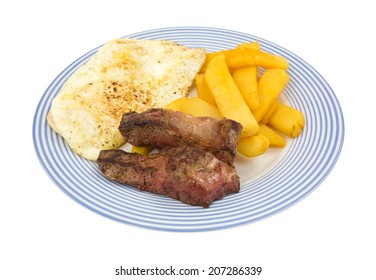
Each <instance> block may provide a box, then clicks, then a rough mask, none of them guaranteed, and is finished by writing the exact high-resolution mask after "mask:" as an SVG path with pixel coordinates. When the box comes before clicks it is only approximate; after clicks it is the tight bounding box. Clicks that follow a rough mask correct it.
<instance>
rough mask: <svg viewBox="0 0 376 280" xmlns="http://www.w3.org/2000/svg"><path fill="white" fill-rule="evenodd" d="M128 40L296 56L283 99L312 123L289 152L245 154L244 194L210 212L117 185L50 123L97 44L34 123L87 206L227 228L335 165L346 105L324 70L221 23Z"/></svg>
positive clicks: (43, 159)
mask: <svg viewBox="0 0 376 280" xmlns="http://www.w3.org/2000/svg"><path fill="white" fill-rule="evenodd" d="M126 37H131V38H137V39H156V40H157V39H164V40H171V41H175V42H177V43H179V44H182V45H185V46H189V47H200V48H206V50H207V51H208V52H212V51H217V50H221V49H229V48H233V47H235V46H236V45H237V44H239V43H243V42H247V41H259V42H260V44H261V47H262V49H263V50H265V51H267V52H271V53H275V54H278V55H281V56H284V57H285V58H287V59H288V60H289V63H290V67H289V70H288V72H289V75H290V78H291V79H290V82H289V84H288V86H287V87H286V88H285V90H284V92H283V95H282V97H281V98H282V99H283V100H282V101H283V102H285V103H287V104H290V105H291V106H293V107H295V108H297V109H299V110H301V111H303V112H304V115H305V117H306V127H305V129H304V131H303V133H302V135H301V136H300V137H298V138H296V139H294V140H289V141H288V144H287V146H286V147H285V148H284V149H270V150H269V151H268V152H267V153H266V154H264V155H262V156H260V157H258V158H254V159H245V158H241V157H240V158H239V159H238V160H237V163H236V167H237V170H238V173H239V176H240V177H241V191H240V192H239V193H238V194H232V195H229V196H227V197H225V198H224V199H222V200H220V201H216V202H214V203H213V204H212V206H211V207H210V208H208V209H203V208H201V207H194V206H189V205H185V204H183V203H181V202H179V201H176V200H173V199H170V198H167V197H164V196H160V195H155V194H151V193H148V192H142V191H139V190H137V189H135V188H132V187H127V186H122V185H120V184H116V183H113V182H110V181H109V180H106V179H105V178H104V177H103V176H102V175H101V173H100V171H99V169H98V167H97V165H96V164H95V163H94V162H90V161H88V160H85V159H83V158H81V157H79V156H77V155H76V154H75V153H74V152H72V151H71V149H70V148H69V146H68V145H67V144H66V142H65V141H64V140H63V139H62V138H61V137H60V136H58V135H57V134H56V133H55V132H54V131H53V130H52V129H51V128H50V127H49V125H48V124H47V121H46V118H47V113H48V111H49V108H50V105H51V101H52V99H53V98H54V97H55V96H56V94H57V93H58V92H59V90H60V88H61V86H62V85H63V84H64V82H65V81H66V80H67V79H68V77H69V76H70V75H72V73H73V72H74V71H75V70H76V69H77V68H78V67H79V66H81V65H82V64H83V63H85V62H86V61H87V60H88V59H90V58H91V57H92V55H93V54H94V53H95V52H96V51H97V50H98V48H96V49H94V50H92V51H90V52H88V53H87V54H85V55H83V56H82V57H80V58H79V59H77V60H76V61H74V62H73V63H72V64H70V65H69V66H68V67H67V68H66V69H65V70H64V71H63V72H62V73H61V74H60V75H59V76H57V77H56V79H55V80H54V81H53V82H52V83H51V85H50V86H49V87H48V88H47V90H46V92H45V93H44V94H43V96H42V98H41V100H40V102H39V104H38V107H37V109H36V112H35V116H34V124H33V141H34V146H35V150H36V153H37V155H38V158H39V160H40V163H41V164H42V166H43V168H44V169H45V171H46V173H47V174H48V175H49V176H50V178H51V179H52V180H53V182H54V183H55V184H56V185H57V186H59V187H60V188H61V189H62V190H63V191H64V192H65V193H66V194H67V195H69V196H70V197H71V198H73V199H74V200H76V201H77V202H79V203H80V204H82V205H84V206H85V207H87V208H89V209H91V210H93V211H94V212H96V213H99V214H101V215H103V216H106V217H108V218H111V219H113V220H116V221H119V222H123V223H125V224H130V225H134V226H139V227H144V228H149V229H157V230H166V231H206V230H215V229H222V228H228V227H233V226H238V225H242V224H247V223H251V222H254V221H257V220H260V219H263V218H265V217H268V216H270V215H272V214H275V213H277V212H280V211H281V210H283V209H285V208H287V207H289V206H291V205H293V204H294V203H295V202H297V201H299V200H301V199H302V198H303V197H305V196H306V195H307V194H309V193H310V192H311V191H312V190H314V189H315V188H316V187H317V186H318V185H319V184H320V183H321V182H322V181H323V180H324V179H325V178H326V176H327V175H328V174H329V172H330V171H331V169H332V168H333V166H334V165H335V163H336V161H337V159H338V156H339V154H340V152H341V148H342V143H343V139H344V121H343V116H342V112H341V108H340V105H339V103H338V100H337V98H336V96H335V94H334V93H333V91H332V89H331V88H330V86H329V85H328V83H327V82H326V81H325V80H324V79H323V78H322V77H321V75H320V74H319V73H318V72H317V71H316V70H315V69H313V68H312V67H311V66H310V65H309V64H308V63H306V62H305V61H304V60H302V59H301V58H299V57H298V56H296V55H295V54H293V53H291V52H290V51H288V50H286V49H284V48H282V47H280V46H278V45H276V44H273V43H271V42H269V41H267V40H264V39H261V38H258V37H255V36H252V35H249V34H245V33H241V32H237V31H232V30H224V29H218V28H208V27H172V28H163V29H155V30H149V31H144V32H140V33H136V34H132V35H129V36H126Z"/></svg>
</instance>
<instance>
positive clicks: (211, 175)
mask: <svg viewBox="0 0 376 280" xmlns="http://www.w3.org/2000/svg"><path fill="white" fill-rule="evenodd" d="M288 66H289V65H288V61H287V60H286V59H285V58H283V57H281V56H278V55H275V54H272V53H267V52H264V51H263V50H262V49H261V48H260V45H259V43H258V42H245V43H242V44H239V45H237V46H236V47H235V48H234V49H229V50H222V51H218V52H213V53H208V54H206V51H205V50H204V49H200V48H188V47H185V46H180V45H178V44H176V43H174V42H169V41H158V40H136V39H127V38H122V39H117V40H113V41H111V42H108V43H107V44H105V45H103V46H102V47H101V48H100V49H99V50H98V52H97V53H96V54H95V55H94V56H93V57H92V58H91V59H89V60H88V61H87V62H86V63H85V64H83V65H82V66H81V67H80V68H78V69H77V70H76V72H75V73H73V74H72V76H71V77H70V78H68V80H67V81H66V83H65V84H64V85H63V87H62V88H61V90H60V92H59V94H58V95H57V96H56V97H55V99H54V100H53V102H52V105H51V110H50V113H49V115H48V122H49V124H50V126H51V127H52V128H53V129H54V130H55V131H56V132H57V133H58V134H60V135H61V136H62V137H63V138H64V139H65V140H66V141H67V143H68V144H69V145H70V147H71V148H72V150H73V151H75V152H76V153H77V154H79V155H80V156H82V157H84V158H86V159H89V160H95V161H97V163H98V165H99V168H100V170H101V171H102V172H103V174H104V175H105V176H106V177H107V178H109V179H110V180H114V181H117V182H120V183H123V184H127V185H130V186H133V187H136V188H138V189H140V190H145V191H149V192H153V193H157V194H162V195H166V196H169V197H171V198H174V199H178V200H180V201H182V202H184V203H187V204H191V205H198V206H203V207H209V206H210V204H211V203H212V202H213V201H215V200H218V199H222V198H223V197H224V196H226V195H228V194H231V193H236V192H239V189H240V183H239V177H238V175H237V173H236V170H235V161H236V158H237V156H238V155H239V154H242V155H243V156H245V157H257V156H260V155H262V154H264V153H266V152H267V150H268V149H269V148H270V147H274V148H281V147H284V146H285V145H286V141H285V138H286V137H290V138H295V137H298V136H299V135H300V134H301V133H302V130H303V128H304V125H305V118H304V115H303V113H302V112H300V111H299V110H297V109H295V108H292V107H291V106H289V105H287V104H284V103H283V102H281V100H280V98H279V96H280V95H281V94H282V92H283V91H284V89H285V87H286V86H287V85H288V83H289V75H288V71H287V69H288ZM192 88H195V89H196V92H197V96H192V95H194V93H192V92H191V89H192ZM189 94H190V95H189ZM126 142H127V143H129V144H131V145H133V146H132V149H131V151H130V152H127V151H125V150H124V149H123V146H122V145H123V144H124V143H126Z"/></svg>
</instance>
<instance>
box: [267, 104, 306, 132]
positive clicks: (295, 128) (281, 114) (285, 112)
mask: <svg viewBox="0 0 376 280" xmlns="http://www.w3.org/2000/svg"><path fill="white" fill-rule="evenodd" d="M268 125H269V126H270V127H272V128H274V129H276V130H278V131H280V132H282V133H283V134H285V135H287V136H289V137H291V138H295V137H298V136H299V135H300V134H301V133H302V130H303V128H304V126H305V118H304V114H303V113H302V112H300V111H299V110H297V109H294V108H292V107H290V106H288V105H286V104H283V103H281V102H278V106H277V109H276V110H275V112H274V114H273V115H272V117H271V118H270V120H269V122H268Z"/></svg>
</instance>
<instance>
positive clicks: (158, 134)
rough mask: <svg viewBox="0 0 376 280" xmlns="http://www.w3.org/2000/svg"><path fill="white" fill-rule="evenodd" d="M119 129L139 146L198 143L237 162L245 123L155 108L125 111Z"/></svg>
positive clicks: (130, 141) (155, 146)
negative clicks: (141, 110) (238, 145)
mask: <svg viewBox="0 0 376 280" xmlns="http://www.w3.org/2000/svg"><path fill="white" fill-rule="evenodd" d="M119 130H120V132H121V134H122V135H123V137H124V138H125V139H126V140H127V141H128V142H129V143H130V144H132V145H135V146H151V147H154V148H162V147H169V146H171V147H177V146H183V145H190V146H197V147H199V148H200V149H204V150H208V151H211V152H213V154H214V155H215V156H216V157H217V158H219V159H220V160H222V161H225V162H227V163H229V164H233V162H234V160H235V156H236V149H237V144H238V139H239V136H240V133H241V130H242V126H241V124H239V123H237V122H235V121H233V120H229V119H223V120H216V119H213V118H209V117H201V118H197V117H194V116H191V115H187V114H183V113H181V112H175V111H172V110H164V109H151V110H148V111H145V112H143V113H136V112H130V113H126V114H124V115H123V118H122V120H121V123H120V126H119Z"/></svg>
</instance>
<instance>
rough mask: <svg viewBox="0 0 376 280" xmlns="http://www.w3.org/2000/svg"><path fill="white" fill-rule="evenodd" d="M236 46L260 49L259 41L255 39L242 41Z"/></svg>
mask: <svg viewBox="0 0 376 280" xmlns="http://www.w3.org/2000/svg"><path fill="white" fill-rule="evenodd" d="M236 48H249V49H252V50H257V51H259V50H260V43H259V42H257V41H254V42H247V43H242V44H239V45H237V46H236Z"/></svg>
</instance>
